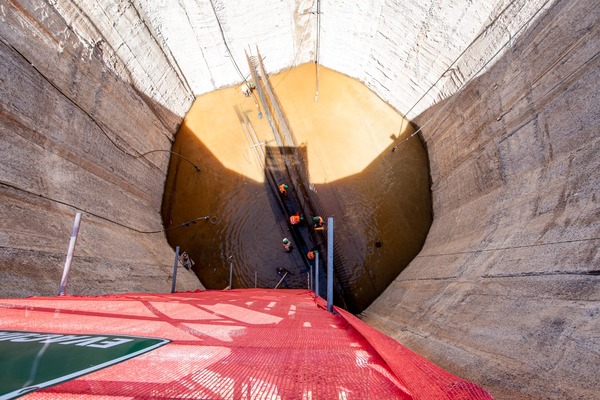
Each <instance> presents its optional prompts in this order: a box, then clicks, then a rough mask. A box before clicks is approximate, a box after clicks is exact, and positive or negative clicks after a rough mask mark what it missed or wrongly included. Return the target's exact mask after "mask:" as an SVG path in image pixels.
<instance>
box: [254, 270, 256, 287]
mask: <svg viewBox="0 0 600 400" xmlns="http://www.w3.org/2000/svg"><path fill="white" fill-rule="evenodd" d="M254 288H255V289H256V271H254Z"/></svg>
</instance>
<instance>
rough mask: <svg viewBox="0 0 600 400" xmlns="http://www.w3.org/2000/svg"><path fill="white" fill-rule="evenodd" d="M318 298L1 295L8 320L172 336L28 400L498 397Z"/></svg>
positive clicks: (31, 326)
mask: <svg viewBox="0 0 600 400" xmlns="http://www.w3.org/2000/svg"><path fill="white" fill-rule="evenodd" d="M319 301H320V300H317V301H316V300H315V299H314V296H313V294H312V293H310V292H308V291H306V290H269V289H243V290H231V291H203V292H194V293H175V294H168V295H167V294H165V295H161V294H126V295H112V296H102V297H74V296H65V297H48V298H28V299H0V329H4V330H25V331H34V332H49V333H70V334H86V333H87V334H92V333H93V334H110V335H119V334H120V335H134V336H136V335H137V336H147V337H157V338H165V339H170V340H172V343H169V344H166V345H164V346H162V347H160V348H158V349H156V350H152V351H151V352H149V353H145V354H142V355H140V356H138V357H136V358H133V359H130V360H127V361H124V362H121V363H119V364H116V365H113V366H110V367H107V368H105V369H102V370H99V371H96V372H92V373H90V374H88V375H84V376H81V377H78V378H76V379H73V380H71V381H68V382H64V383H60V384H58V385H56V386H53V387H49V388H46V389H42V390H39V391H37V392H33V393H31V394H28V395H26V396H25V398H27V399H50V398H53V399H54V398H61V399H62V398H77V399H82V398H84V399H85V398H90V399H91V398H94V399H98V398H102V399H106V398H121V399H122V398H131V399H144V398H157V399H166V398H188V399H377V400H383V399H490V398H491V397H490V396H489V395H488V394H487V393H486V392H485V391H484V390H483V389H481V388H479V387H478V386H476V385H474V384H473V383H471V382H467V381H464V380H462V379H460V378H457V377H455V376H453V375H452V374H449V373H448V372H446V371H444V370H442V369H440V368H438V367H437V366H435V365H433V364H432V363H430V362H429V361H427V360H425V359H423V358H422V357H419V356H418V355H416V354H415V353H413V352H410V351H409V350H407V349H406V348H404V347H403V346H401V345H400V344H398V343H397V342H395V341H394V340H392V339H391V338H389V337H387V336H385V335H383V334H382V333H380V332H378V331H377V330H375V329H373V328H371V327H369V326H367V325H365V324H364V323H362V322H361V321H360V320H358V319H357V318H355V317H354V316H352V315H351V314H348V313H346V312H344V311H343V310H337V311H338V312H339V315H333V314H330V313H328V312H327V311H325V310H323V309H322V307H320V306H319V305H318V304H317V303H318V302H319ZM0 357H1V355H0ZM0 359H1V358H0ZM0 374H1V372H0ZM0 397H1V396H0Z"/></svg>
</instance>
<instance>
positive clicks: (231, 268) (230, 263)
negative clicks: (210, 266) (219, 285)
mask: <svg viewBox="0 0 600 400" xmlns="http://www.w3.org/2000/svg"><path fill="white" fill-rule="evenodd" d="M232 283H233V262H231V261H230V262H229V290H231V289H233V286H232Z"/></svg>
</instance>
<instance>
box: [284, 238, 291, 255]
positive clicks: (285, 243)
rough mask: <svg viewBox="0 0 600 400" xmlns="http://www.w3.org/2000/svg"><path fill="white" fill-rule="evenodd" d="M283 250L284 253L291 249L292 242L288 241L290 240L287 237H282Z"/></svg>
mask: <svg viewBox="0 0 600 400" xmlns="http://www.w3.org/2000/svg"><path fill="white" fill-rule="evenodd" d="M283 251H285V252H286V253H289V252H290V251H292V244H291V243H290V240H289V239H288V238H283Z"/></svg>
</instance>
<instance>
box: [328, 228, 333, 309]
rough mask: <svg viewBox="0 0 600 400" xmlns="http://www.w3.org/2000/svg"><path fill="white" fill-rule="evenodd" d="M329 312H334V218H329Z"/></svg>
mask: <svg viewBox="0 0 600 400" xmlns="http://www.w3.org/2000/svg"><path fill="white" fill-rule="evenodd" d="M327 311H329V312H333V217H329V218H327Z"/></svg>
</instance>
